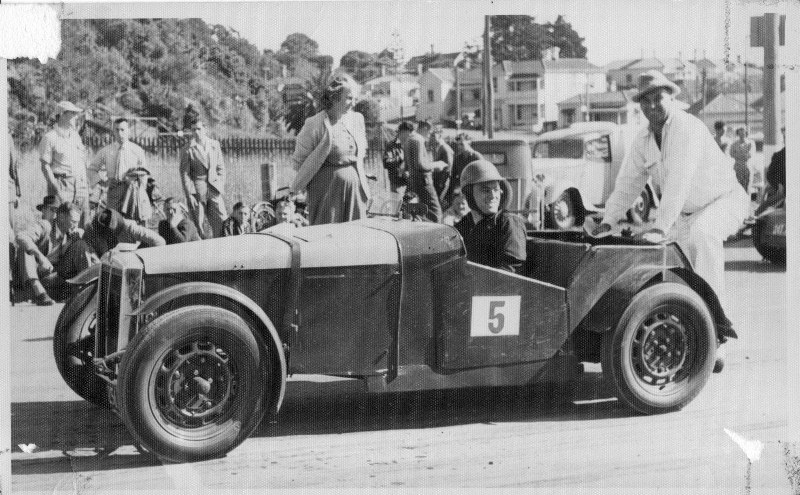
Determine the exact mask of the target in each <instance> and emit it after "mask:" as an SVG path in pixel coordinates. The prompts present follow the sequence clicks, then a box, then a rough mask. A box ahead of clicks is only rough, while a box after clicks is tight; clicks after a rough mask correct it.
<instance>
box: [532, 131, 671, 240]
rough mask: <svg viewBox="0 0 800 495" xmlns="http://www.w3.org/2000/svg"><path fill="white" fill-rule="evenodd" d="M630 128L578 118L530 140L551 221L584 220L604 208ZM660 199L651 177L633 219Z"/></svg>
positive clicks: (561, 224) (564, 224)
mask: <svg viewBox="0 0 800 495" xmlns="http://www.w3.org/2000/svg"><path fill="white" fill-rule="evenodd" d="M626 131H627V127H624V126H618V125H616V124H614V123H611V122H579V123H574V124H572V125H571V126H570V127H568V128H566V129H559V130H555V131H551V132H545V133H543V134H541V135H540V136H538V137H537V138H536V139H534V140H533V141H531V142H530V147H531V156H532V163H531V166H532V169H533V175H534V177H536V178H537V180H538V181H539V182H540V183H541V184H542V185H541V187H540V189H541V190H543V195H544V197H543V198H542V199H543V201H544V204H545V205H546V206H547V207H548V208H549V209H548V211H547V215H546V217H545V219H546V221H547V223H548V224H549V225H550V226H551V227H554V228H561V229H563V228H569V227H572V226H575V225H581V223H582V222H583V219H584V218H585V217H586V215H587V214H590V213H600V212H602V211H603V207H604V206H605V203H606V201H607V200H608V197H609V196H610V195H611V192H612V191H613V190H614V183H615V181H616V178H617V175H618V174H619V170H620V167H621V165H622V160H623V158H624V155H625V150H626ZM657 205H658V195H657V194H656V191H655V189H654V188H653V186H652V184H651V183H649V182H648V184H647V186H646V187H645V190H643V191H642V194H641V196H640V197H639V198H638V200H637V201H636V202H635V203H634V204H633V205H632V208H631V210H630V211H629V212H628V219H629V220H630V221H632V222H634V223H643V222H646V221H647V220H648V219H649V217H650V212H651V210H652V209H653V208H654V207H656V206H657Z"/></svg>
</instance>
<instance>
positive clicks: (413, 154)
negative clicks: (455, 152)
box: [403, 121, 447, 222]
mask: <svg viewBox="0 0 800 495" xmlns="http://www.w3.org/2000/svg"><path fill="white" fill-rule="evenodd" d="M430 130H431V124H430V123H429V122H426V121H422V122H420V123H419V124H418V125H417V129H416V130H415V131H411V133H410V134H409V136H408V138H407V139H406V140H405V143H404V144H403V156H404V158H405V163H406V170H408V173H409V182H408V188H409V190H410V191H413V192H414V193H415V194H416V195H417V196H418V197H419V202H420V203H422V204H424V205H425V206H427V207H428V213H427V214H426V215H425V218H427V219H428V220H430V221H431V222H438V221H439V220H441V218H442V206H441V205H440V204H439V196H438V195H437V194H436V188H435V187H434V185H433V172H434V171H435V170H442V169H443V168H444V167H446V166H447V164H445V163H444V162H441V161H439V162H434V161H433V160H432V159H431V156H430V154H429V153H428V149H427V146H426V142H427V140H428V133H429V132H430Z"/></svg>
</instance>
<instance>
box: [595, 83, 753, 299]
mask: <svg viewBox="0 0 800 495" xmlns="http://www.w3.org/2000/svg"><path fill="white" fill-rule="evenodd" d="M679 92H680V88H679V87H678V86H677V85H675V84H674V83H673V82H672V81H670V80H669V79H667V78H666V76H664V74H662V73H661V72H659V71H656V70H651V71H648V72H645V73H644V74H642V75H641V76H640V77H639V91H638V93H637V94H636V95H635V96H634V97H633V100H634V101H636V102H638V103H639V105H640V106H641V108H642V113H643V114H644V116H645V117H647V120H648V122H649V125H648V127H646V128H644V129H642V130H640V131H639V133H638V134H637V135H636V137H635V139H634V141H633V145H632V147H631V150H630V152H629V153H628V154H627V155H626V156H625V160H624V162H623V164H622V167H621V169H620V173H619V175H618V176H617V181H616V185H615V186H614V192H613V193H612V194H611V197H609V199H608V201H607V202H606V211H605V215H604V216H603V221H602V222H601V223H600V225H598V226H597V227H596V228H595V229H594V233H595V234H599V233H602V232H606V231H609V230H611V228H612V225H615V224H617V223H618V222H619V221H620V220H621V219H623V218H625V212H626V211H627V210H628V208H629V207H630V205H631V204H632V203H633V202H634V200H635V199H636V197H637V196H638V195H639V194H641V192H642V189H644V186H645V183H646V182H647V179H648V177H651V178H652V179H653V181H654V182H656V183H657V184H659V185H660V186H661V194H662V198H661V204H660V205H659V208H658V211H657V213H656V218H655V222H654V223H653V225H652V228H651V229H650V230H647V231H646V232H644V233H643V234H642V237H643V238H644V239H645V240H647V241H650V242H654V243H659V242H664V241H665V240H666V239H667V237H668V235H669V237H671V238H673V239H675V240H676V241H677V242H678V244H679V245H680V246H681V248H682V249H683V251H684V252H685V253H686V255H687V256H688V258H689V260H690V261H691V263H692V266H694V269H695V271H696V272H697V273H698V274H699V275H700V276H702V277H703V279H705V281H706V282H708V284H709V285H710V286H711V288H712V289H714V292H716V294H717V296H718V297H719V299H720V301H721V302H724V298H725V281H724V276H725V251H724V249H723V245H722V243H723V241H724V240H725V239H727V238H728V237H729V236H730V235H732V234H734V233H735V232H736V231H737V230H738V228H739V226H740V225H741V224H742V222H743V221H744V219H745V218H746V217H747V214H748V209H749V202H750V201H749V198H748V196H747V193H745V191H744V189H742V186H741V185H739V182H738V181H737V180H736V174H735V173H734V171H733V163H732V160H731V158H730V157H729V156H727V155H725V154H724V153H723V152H722V150H720V147H719V146H718V145H717V143H716V141H714V138H713V136H711V134H709V132H708V128H706V126H705V124H703V122H702V121H701V120H700V119H698V118H697V117H695V116H693V115H690V114H688V113H686V112H685V111H683V110H681V109H680V108H678V106H677V105H676V104H675V96H676V95H677V94H678V93H679ZM723 307H724V306H723Z"/></svg>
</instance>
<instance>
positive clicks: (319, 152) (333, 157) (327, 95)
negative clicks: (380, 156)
mask: <svg viewBox="0 0 800 495" xmlns="http://www.w3.org/2000/svg"><path fill="white" fill-rule="evenodd" d="M352 106H353V87H352V83H351V81H350V80H349V79H348V78H346V77H343V76H339V77H336V78H334V79H333V80H332V81H331V82H330V83H329V84H328V86H327V87H326V88H325V91H324V92H323V94H322V107H323V110H322V111H321V112H319V113H317V114H316V115H314V116H312V117H309V118H308V119H307V120H306V122H305V124H303V128H302V129H301V130H300V133H299V134H298V135H297V140H296V144H295V151H294V154H293V155H292V162H293V165H294V169H295V170H297V176H296V177H295V180H294V184H293V185H292V191H293V192H299V191H301V190H303V189H306V190H307V191H308V220H309V223H310V224H311V225H316V224H323V223H341V222H348V221H350V220H356V219H358V218H363V217H365V216H366V210H367V200H368V199H369V196H370V191H369V184H368V182H367V177H366V174H365V173H364V157H365V156H366V154H367V137H366V129H365V126H364V117H363V116H362V115H361V114H360V113H358V112H354V111H353V110H352Z"/></svg>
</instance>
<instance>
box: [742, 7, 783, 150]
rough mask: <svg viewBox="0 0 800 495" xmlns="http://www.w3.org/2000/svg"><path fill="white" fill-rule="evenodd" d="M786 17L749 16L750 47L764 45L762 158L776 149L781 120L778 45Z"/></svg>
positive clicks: (768, 15)
mask: <svg viewBox="0 0 800 495" xmlns="http://www.w3.org/2000/svg"><path fill="white" fill-rule="evenodd" d="M783 26H785V16H780V17H779V16H777V15H776V14H773V13H770V14H764V16H763V17H751V18H750V46H763V47H764V161H765V164H766V163H768V162H769V160H770V158H772V154H773V153H774V152H775V151H777V144H778V140H777V135H778V133H777V130H778V127H779V119H780V108H779V106H778V105H779V102H780V92H781V88H780V76H779V75H778V63H779V60H778V45H779V44H781V45H782V44H783V41H784V40H783V35H784V33H785V28H784V27H783Z"/></svg>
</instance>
